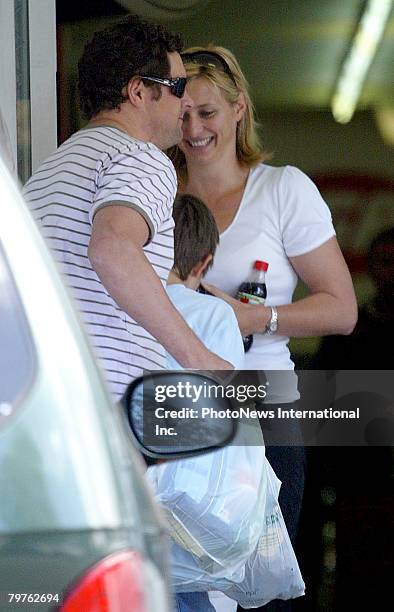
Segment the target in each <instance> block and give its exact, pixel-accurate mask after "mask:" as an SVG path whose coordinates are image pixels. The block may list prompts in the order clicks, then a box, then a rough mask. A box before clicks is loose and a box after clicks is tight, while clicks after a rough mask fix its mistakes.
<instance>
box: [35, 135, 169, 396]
mask: <svg viewBox="0 0 394 612" xmlns="http://www.w3.org/2000/svg"><path fill="white" fill-rule="evenodd" d="M176 188H177V180H176V175H175V170H174V167H173V165H172V163H171V161H170V160H169V158H168V157H167V156H166V155H164V153H163V152H162V151H160V150H159V149H158V148H157V147H156V146H155V145H153V144H152V143H146V142H142V141H139V140H135V139H133V138H130V137H129V136H128V135H127V134H126V133H125V132H123V131H121V130H119V129H117V128H114V127H107V126H101V127H95V128H85V129H82V130H80V131H79V132H77V133H75V134H73V135H72V136H71V138H69V139H68V140H67V141H66V142H64V143H63V144H62V145H61V146H60V147H59V148H58V149H57V151H55V152H54V153H53V154H52V155H51V156H50V157H49V158H48V159H47V160H46V161H45V162H44V163H43V164H42V166H41V167H40V168H39V169H38V170H37V171H36V172H35V173H34V175H33V176H32V178H31V179H30V180H29V181H28V182H27V184H26V186H25V195H26V198H27V200H28V201H29V203H30V207H31V209H32V212H33V215H34V217H35V219H36V220H37V221H38V223H39V225H40V226H41V230H42V233H43V235H44V236H45V238H46V239H47V240H48V242H49V246H50V247H51V249H52V251H53V253H54V255H55V258H56V259H57V261H58V262H59V263H60V265H61V269H62V270H63V271H64V273H65V275H66V277H67V281H68V284H69V286H70V287H71V289H72V292H73V294H74V297H75V299H76V301H77V304H78V306H79V310H80V312H81V314H82V317H83V320H84V321H85V323H86V325H87V330H88V333H89V335H90V338H91V340H92V343H93V345H94V348H95V350H96V353H97V356H98V358H99V360H100V362H101V364H102V367H103V369H104V373H105V376H106V378H107V382H108V383H109V385H110V389H111V391H112V392H113V394H114V396H115V397H118V396H119V395H121V394H122V393H123V392H124V390H125V388H126V386H127V385H128V384H129V382H130V381H131V380H132V379H133V378H135V377H137V376H139V375H140V374H142V370H143V368H146V369H149V370H153V369H158V368H165V363H166V362H165V351H164V348H163V347H162V346H161V345H160V344H159V343H158V342H157V340H156V339H155V338H153V336H151V335H150V334H149V333H148V332H147V331H146V330H145V329H144V328H142V327H141V326H140V325H139V324H138V323H136V322H135V321H134V320H133V319H131V318H130V317H129V316H128V315H127V314H125V313H124V312H123V311H122V310H121V309H120V308H119V306H118V305H117V304H116V303H115V301H114V300H113V299H112V297H111V296H110V295H109V294H108V292H107V291H106V289H105V288H104V286H103V285H102V283H101V282H100V280H99V278H98V276H97V275H96V273H95V271H94V270H93V268H92V266H91V264H90V261H89V258H88V245H89V240H90V236H91V225H92V221H93V217H94V215H95V213H96V212H97V211H98V210H99V209H100V208H101V207H103V206H108V205H110V204H111V203H114V202H116V203H119V202H120V203H122V204H124V206H127V207H130V208H133V209H135V210H137V211H138V212H139V213H140V214H141V215H142V216H143V217H144V219H145V220H146V222H147V224H148V226H149V230H150V238H149V243H148V244H147V245H146V246H145V247H144V252H145V255H146V256H147V258H148V260H149V261H150V263H151V264H152V266H153V268H154V270H155V271H156V272H157V274H158V276H159V277H160V279H161V281H162V284H163V285H165V283H166V281H167V277H168V272H169V270H170V269H171V267H172V264H173V226H174V221H173V218H172V205H173V201H174V197H175V193H176ZM135 298H136V299H138V298H139V296H135ZM140 299H143V296H140Z"/></svg>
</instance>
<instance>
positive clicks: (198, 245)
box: [173, 193, 219, 281]
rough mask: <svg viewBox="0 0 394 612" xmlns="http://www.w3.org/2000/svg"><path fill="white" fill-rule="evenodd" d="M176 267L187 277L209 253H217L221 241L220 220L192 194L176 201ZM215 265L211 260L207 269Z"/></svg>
mask: <svg viewBox="0 0 394 612" xmlns="http://www.w3.org/2000/svg"><path fill="white" fill-rule="evenodd" d="M173 217H174V221H175V229H174V270H175V271H176V273H177V274H178V276H179V278H180V279H181V280H183V281H184V280H186V279H187V277H188V276H189V274H190V273H191V271H192V270H193V268H194V266H196V265H197V264H198V263H200V261H202V260H203V259H204V258H205V257H206V256H207V255H212V257H213V256H214V255H215V251H216V247H217V245H218V244H219V231H218V228H217V225H216V221H215V219H214V217H213V215H212V213H211V211H210V210H209V208H207V206H206V205H205V204H204V202H202V200H200V199H199V198H196V197H194V196H192V195H190V194H188V193H186V194H182V195H178V196H177V197H176V199H175V202H174V210H173ZM211 265H212V261H211V262H210V263H209V265H208V267H207V269H208V268H209V267H210V266H211Z"/></svg>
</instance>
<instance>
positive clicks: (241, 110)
mask: <svg viewBox="0 0 394 612" xmlns="http://www.w3.org/2000/svg"><path fill="white" fill-rule="evenodd" d="M234 110H235V117H236V119H237V121H241V119H242V117H243V116H244V114H245V111H246V102H245V96H244V94H243V92H242V91H241V93H240V94H239V96H238V100H237V101H236V102H234Z"/></svg>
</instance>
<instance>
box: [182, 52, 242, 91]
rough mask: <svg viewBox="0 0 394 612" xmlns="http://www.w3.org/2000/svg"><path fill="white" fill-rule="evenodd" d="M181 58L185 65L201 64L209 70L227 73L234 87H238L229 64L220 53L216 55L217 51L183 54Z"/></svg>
mask: <svg viewBox="0 0 394 612" xmlns="http://www.w3.org/2000/svg"><path fill="white" fill-rule="evenodd" d="M181 58H182V61H183V63H184V64H187V62H191V63H192V64H200V65H202V66H205V67H207V68H216V69H217V70H220V71H221V72H225V73H226V74H227V75H228V76H229V77H230V79H231V80H232V82H233V83H234V85H235V86H236V85H237V83H236V82H235V78H234V75H233V73H232V72H231V70H230V67H229V65H228V63H227V62H226V60H225V59H224V58H223V57H222V56H221V55H219V53H216V52H215V51H193V52H192V53H181Z"/></svg>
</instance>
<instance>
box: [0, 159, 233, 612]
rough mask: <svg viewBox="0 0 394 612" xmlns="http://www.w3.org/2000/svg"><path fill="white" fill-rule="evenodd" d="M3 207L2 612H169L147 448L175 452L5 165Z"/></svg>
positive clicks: (0, 165)
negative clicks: (109, 362)
mask: <svg viewBox="0 0 394 612" xmlns="http://www.w3.org/2000/svg"><path fill="white" fill-rule="evenodd" d="M0 197H1V207H0V466H1V469H0V498H1V505H0V592H1V595H0V597H1V602H0V609H1V610H13V609H15V610H21V609H27V610H34V609H40V610H53V609H58V610H62V612H77V611H78V612H81V611H82V610H83V611H84V612H89V611H91V612H93V611H94V612H127V611H128V610H130V611H133V612H167V611H168V610H170V608H171V597H170V594H169V588H168V565H167V536H166V533H165V524H164V520H163V516H162V514H161V513H160V510H159V507H158V506H157V505H156V503H155V501H154V499H153V497H152V495H151V494H150V492H149V490H148V488H147V486H146V484H145V480H144V471H145V469H146V466H145V463H144V461H143V458H142V454H141V452H140V451H141V450H142V452H146V454H147V455H149V456H150V457H151V459H152V457H153V460H155V459H157V458H161V459H164V458H166V457H167V458H171V457H175V456H177V454H176V452H172V449H171V448H157V449H155V448H154V446H152V444H150V446H149V448H147V447H145V446H144V442H143V439H142V438H140V437H139V438H138V440H135V439H134V437H133V434H132V431H131V429H130V427H129V424H128V420H127V417H128V418H130V419H131V421H133V413H132V411H131V413H130V410H129V411H128V414H126V411H125V410H124V409H122V407H121V406H120V405H115V404H114V403H113V401H112V400H111V398H110V396H109V393H108V391H107V389H106V386H105V383H104V381H103V377H102V374H101V371H100V369H99V367H98V365H97V363H96V360H95V358H94V355H93V353H92V349H91V347H90V343H89V340H88V338H87V336H86V334H85V332H84V330H83V328H82V325H81V322H80V319H79V316H78V314H77V310H76V308H75V307H74V304H73V302H72V298H71V296H70V293H69V291H68V289H67V287H66V286H65V284H64V282H63V279H62V278H61V275H60V274H59V271H58V269H57V266H56V264H55V262H54V260H53V258H52V255H51V253H50V252H49V250H48V248H47V246H46V244H45V243H44V241H43V239H42V237H41V235H40V233H39V231H38V228H37V227H36V225H35V223H34V221H33V219H32V217H31V215H30V212H29V210H28V208H27V206H26V204H25V202H24V200H23V198H22V196H21V193H20V190H19V188H18V186H17V185H16V183H15V182H14V181H13V180H12V177H11V174H10V172H9V171H8V170H7V168H6V166H5V163H4V162H3V160H2V159H1V157H0ZM152 376H154V375H152ZM179 376H180V377H181V376H182V374H181V373H180V374H179V375H178V378H179ZM184 376H186V374H184ZM141 384H142V383H140V384H139V385H136V383H135V382H134V384H133V385H134V386H133V389H135V390H136V391H137V390H139V393H140V392H141ZM130 402H131V403H133V402H134V404H135V397H134V400H133V398H130ZM130 415H131V416H130ZM131 424H132V425H133V423H131ZM134 429H135V427H134ZM230 429H231V428H230ZM233 433H234V432H233V431H230V430H228V431H227V432H226V433H224V434H223V432H222V433H221V434H220V435H219V434H218V435H217V436H216V434H213V438H212V439H211V446H212V447H213V446H215V444H216V443H217V442H220V443H225V442H226V441H227V440H229V439H230V438H231V436H232V435H233ZM215 436H216V437H215ZM220 437H221V439H219V438H220ZM200 444H201V443H200ZM202 450H206V448H205V449H204V448H203V447H202V446H200V448H198V443H197V444H194V447H193V448H191V447H190V448H189V449H186V450H184V452H183V455H182V456H188V453H189V454H191V453H193V452H197V451H202Z"/></svg>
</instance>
